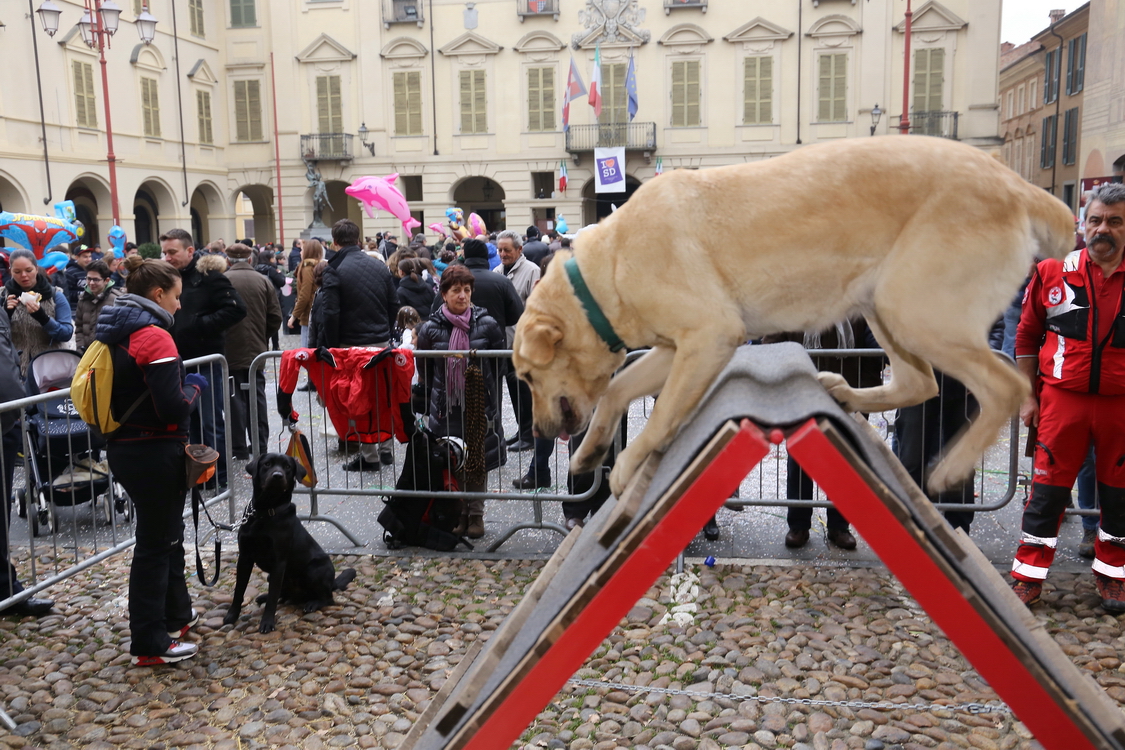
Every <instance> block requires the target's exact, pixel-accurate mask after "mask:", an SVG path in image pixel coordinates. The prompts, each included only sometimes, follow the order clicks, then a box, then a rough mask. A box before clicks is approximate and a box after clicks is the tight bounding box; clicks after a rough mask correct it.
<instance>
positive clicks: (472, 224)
mask: <svg viewBox="0 0 1125 750" xmlns="http://www.w3.org/2000/svg"><path fill="white" fill-rule="evenodd" d="M469 231H470V232H472V235H473V236H474V237H476V236H478V235H481V234H488V227H486V226H485V225H484V219H482V218H481V217H480V215H479V214H477V213H476V212H475V211H474V212H473V213H471V214H469Z"/></svg>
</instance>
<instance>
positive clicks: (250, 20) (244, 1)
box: [230, 0, 258, 26]
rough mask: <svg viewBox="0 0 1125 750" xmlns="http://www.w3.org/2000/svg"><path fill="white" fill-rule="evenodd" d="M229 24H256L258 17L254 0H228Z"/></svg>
mask: <svg viewBox="0 0 1125 750" xmlns="http://www.w3.org/2000/svg"><path fill="white" fill-rule="evenodd" d="M230 25H231V26H257V25H258V18H257V13H256V12H255V9H254V0H230Z"/></svg>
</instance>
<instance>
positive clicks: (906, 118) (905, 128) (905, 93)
mask: <svg viewBox="0 0 1125 750" xmlns="http://www.w3.org/2000/svg"><path fill="white" fill-rule="evenodd" d="M913 16H914V14H913V13H912V12H911V11H910V0H906V27H905V29H904V31H905V33H904V34H903V37H902V40H903V52H902V119H900V120H899V121H898V129H899V130H900V131H902V134H903V135H909V134H910V114H909V113H910V19H911V18H912V17H913Z"/></svg>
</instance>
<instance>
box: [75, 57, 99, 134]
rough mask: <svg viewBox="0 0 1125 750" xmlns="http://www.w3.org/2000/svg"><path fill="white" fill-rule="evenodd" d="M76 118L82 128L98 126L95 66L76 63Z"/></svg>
mask: <svg viewBox="0 0 1125 750" xmlns="http://www.w3.org/2000/svg"><path fill="white" fill-rule="evenodd" d="M73 70H74V116H75V120H76V123H77V125H78V126H79V127H81V128H96V127H97V126H98V110H97V104H96V102H95V99H94V66H93V65H90V64H89V63H83V62H78V61H75V62H74V67H73Z"/></svg>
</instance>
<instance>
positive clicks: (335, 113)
mask: <svg viewBox="0 0 1125 750" xmlns="http://www.w3.org/2000/svg"><path fill="white" fill-rule="evenodd" d="M316 112H317V120H318V127H319V129H318V132H320V133H342V132H343V131H344V113H343V107H342V104H341V101H340V76H317V77H316Z"/></svg>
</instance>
